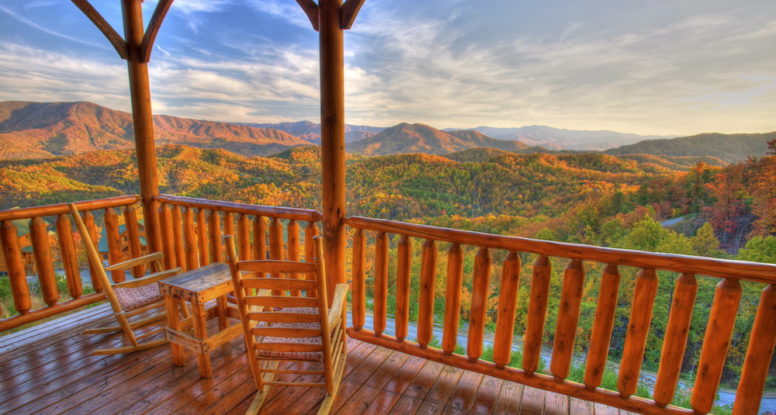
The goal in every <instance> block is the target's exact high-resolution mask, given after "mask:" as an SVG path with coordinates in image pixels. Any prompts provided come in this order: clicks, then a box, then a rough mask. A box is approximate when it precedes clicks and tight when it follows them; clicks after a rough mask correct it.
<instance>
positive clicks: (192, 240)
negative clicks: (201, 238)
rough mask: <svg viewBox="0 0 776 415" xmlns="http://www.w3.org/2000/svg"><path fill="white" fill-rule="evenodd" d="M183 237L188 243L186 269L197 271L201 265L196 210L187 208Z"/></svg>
mask: <svg viewBox="0 0 776 415" xmlns="http://www.w3.org/2000/svg"><path fill="white" fill-rule="evenodd" d="M183 230H184V232H183V237H184V239H185V242H186V269H196V268H197V267H198V266H199V265H198V263H197V260H198V251H199V248H198V246H197V231H196V230H195V228H194V209H193V208H191V207H187V208H186V212H185V213H184V214H183Z"/></svg>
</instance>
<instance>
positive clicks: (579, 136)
mask: <svg viewBox="0 0 776 415" xmlns="http://www.w3.org/2000/svg"><path fill="white" fill-rule="evenodd" d="M154 124H155V134H156V142H157V144H158V145H160V146H161V145H165V144H184V145H188V146H192V147H198V148H206V149H225V150H229V151H231V152H235V153H238V154H242V155H245V156H266V155H272V154H276V153H279V152H282V151H284V150H286V149H289V148H292V147H299V146H306V145H310V144H319V143H320V125H319V124H316V123H312V122H309V121H300V122H285V123H275V124H240V123H226V122H217V121H204V120H194V119H187V118H180V117H173V116H167V115H157V116H154ZM346 131H347V133H346V140H347V141H348V145H347V151H348V152H350V153H353V154H359V155H366V156H374V155H389V154H403V153H427V154H441V155H445V154H449V153H453V152H458V151H462V150H467V149H473V148H479V147H484V148H491V149H498V150H504V151H509V152H520V153H537V152H543V153H546V152H556V151H560V152H569V151H587V152H590V151H593V150H591V149H590V148H589V147H595V148H596V149H598V148H600V147H602V146H605V145H611V144H614V143H617V145H619V144H621V143H626V142H627V143H629V144H627V145H622V146H617V147H614V148H610V149H609V150H606V152H607V153H609V154H614V155H625V154H641V156H640V157H642V158H644V157H645V155H652V156H665V157H668V158H673V159H672V160H671V161H670V163H677V164H679V165H685V164H686V163H687V162H690V161H693V160H704V161H706V162H708V163H709V164H712V165H724V164H726V163H731V162H738V161H742V160H745V159H746V158H747V157H759V156H762V155H764V154H765V153H766V151H767V142H768V141H769V140H772V139H774V138H776V132H774V133H765V134H700V135H697V136H691V137H679V138H673V139H648V140H644V138H645V137H649V136H639V135H635V134H625V133H617V132H613V131H577V130H561V129H556V128H552V127H545V126H529V127H521V128H493V127H478V128H477V129H473V130H440V129H437V128H434V127H431V126H429V125H425V124H408V123H401V124H398V125H395V126H393V127H389V128H385V129H382V128H380V127H370V126H363V125H347V126H346ZM515 137H519V139H514V138H515ZM504 138H506V139H504ZM633 141H638V142H636V143H633ZM537 144H541V146H539V145H537ZM133 147H134V139H133V132H132V118H131V116H130V114H128V113H126V112H121V111H115V110H112V109H109V108H105V107H102V106H99V105H96V104H93V103H88V102H60V103H35V102H21V101H7V102H0V159H34V158H48V157H53V156H60V155H74V154H80V153H85V152H91V151H96V150H116V149H130V148H133ZM559 148H560V149H559ZM665 157H664V158H660V160H661V161H660V162H659V163H658V164H661V163H662V164H665V163H666V160H667V159H666V158H665ZM679 158H681V160H680V159H679Z"/></svg>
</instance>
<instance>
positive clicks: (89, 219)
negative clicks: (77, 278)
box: [83, 211, 104, 292]
mask: <svg viewBox="0 0 776 415" xmlns="http://www.w3.org/2000/svg"><path fill="white" fill-rule="evenodd" d="M83 217H84V224H85V225H86V229H87V230H88V231H89V237H90V238H92V240H93V241H99V240H100V239H99V238H98V234H97V223H96V222H95V221H94V215H93V214H92V212H90V211H87V212H84V214H83ZM87 262H88V263H89V275H97V273H98V272H99V271H98V270H97V264H92V262H91V261H87ZM92 287H93V288H94V290H95V291H97V292H102V291H103V289H104V288H103V287H102V280H100V278H92Z"/></svg>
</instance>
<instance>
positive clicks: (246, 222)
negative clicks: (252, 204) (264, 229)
mask: <svg viewBox="0 0 776 415" xmlns="http://www.w3.org/2000/svg"><path fill="white" fill-rule="evenodd" d="M237 236H238V240H239V242H240V260H242V261H248V260H251V259H253V251H252V250H251V223H250V219H249V218H248V215H246V214H245V213H242V214H240V218H239V219H237Z"/></svg>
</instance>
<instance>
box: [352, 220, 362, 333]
mask: <svg viewBox="0 0 776 415" xmlns="http://www.w3.org/2000/svg"><path fill="white" fill-rule="evenodd" d="M365 263H366V240H365V238H364V231H363V230H361V229H356V234H355V235H354V236H353V277H352V279H351V282H350V292H351V298H352V301H353V305H352V307H353V328H354V329H356V330H361V328H362V327H364V320H366V307H365V305H364V304H365V303H366V300H365V298H364V296H365V294H366V290H365V289H364V264H365Z"/></svg>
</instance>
